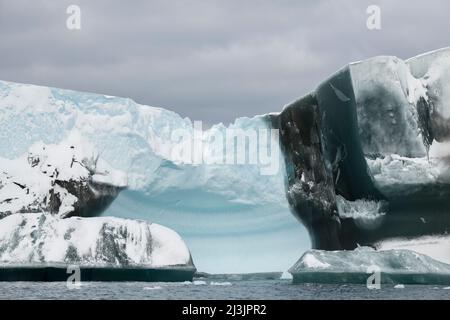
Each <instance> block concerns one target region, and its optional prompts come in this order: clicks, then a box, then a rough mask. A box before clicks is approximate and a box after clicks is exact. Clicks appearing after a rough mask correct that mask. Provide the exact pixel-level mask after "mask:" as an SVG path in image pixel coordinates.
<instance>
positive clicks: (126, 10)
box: [0, 0, 450, 124]
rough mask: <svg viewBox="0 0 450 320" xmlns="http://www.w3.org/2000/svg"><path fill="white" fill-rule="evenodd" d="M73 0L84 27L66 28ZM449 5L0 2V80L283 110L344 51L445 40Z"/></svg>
mask: <svg viewBox="0 0 450 320" xmlns="http://www.w3.org/2000/svg"><path fill="white" fill-rule="evenodd" d="M70 4H77V5H79V6H80V7H81V12H82V29H81V30H80V31H70V30H68V29H67V28H66V19H67V16H68V15H67V14H66V8H67V6H68V5H70ZM369 4H377V5H379V6H380V7H381V10H382V11H381V14H382V15H381V17H382V29H381V30H379V31H369V30H368V29H367V28H366V19H367V14H366V8H367V6H368V5H369ZM448 15H450V2H448V1H446V0H431V1H412V0H402V1H400V0H398V1H392V0H389V1H373V0H369V1H364V0H363V1H361V0H353V1H351V0H347V1H345V0H341V1H299V0H298V1H293V0H291V1H289V0H284V1H283V0H282V1H279V0H278V1H275V0H272V1H264V0H240V1H239V0H221V1H219V0H203V1H200V0H197V1H193V0H192V1H189V0H188V1H167V0H161V1H101V0H100V1H99V0H96V1H81V0H79V1H77V0H68V1H66V0H63V1H61V0H58V1H57V0H53V1H22V0H19V1H18V0H0V52H1V58H0V74H1V76H0V79H2V80H10V81H16V82H24V83H33V84H40V85H48V86H54V87H62V88H69V89H74V90H82V91H90V92H98V93H104V94H110V95H117V96H123V97H130V98H132V99H134V100H136V101H137V102H139V103H142V104H148V105H153V106H161V107H165V108H167V109H171V110H173V111H176V112H178V113H180V114H181V115H182V116H189V117H190V118H191V119H193V120H203V121H205V122H207V123H209V124H211V123H215V122H220V121H223V122H230V121H232V120H233V119H234V118H236V117H238V116H251V115H254V114H261V113H266V112H270V111H279V110H280V109H281V108H282V106H283V105H284V104H286V103H288V102H290V101H291V100H293V99H294V98H296V97H299V96H302V95H303V94H305V93H307V92H308V91H309V90H311V89H313V88H314V87H315V86H316V85H317V84H318V83H319V82H320V81H321V80H322V79H324V78H325V77H327V76H328V75H329V74H331V73H332V72H334V71H335V70H336V69H338V68H340V67H341V66H342V65H344V64H346V63H348V62H350V61H354V60H361V59H364V58H368V57H370V56H373V55H378V54H388V55H397V56H399V57H401V58H408V57H410V56H413V55H416V54H419V53H422V52H426V51H429V50H433V49H437V48H440V47H444V46H449V45H450V38H449V37H448V31H449V30H450V19H449V17H448Z"/></svg>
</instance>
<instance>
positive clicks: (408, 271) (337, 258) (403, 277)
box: [289, 247, 450, 284]
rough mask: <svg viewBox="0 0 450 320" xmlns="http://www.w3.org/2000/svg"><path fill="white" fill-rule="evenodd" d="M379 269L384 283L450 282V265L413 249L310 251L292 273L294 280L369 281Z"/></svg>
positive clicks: (327, 281)
mask: <svg viewBox="0 0 450 320" xmlns="http://www.w3.org/2000/svg"><path fill="white" fill-rule="evenodd" d="M375 271H376V272H379V275H380V284H448V283H450V265H448V264H445V263H442V262H439V261H436V260H434V259H432V258H430V257H428V256H426V255H423V254H419V253H416V252H413V251H410V250H385V251H376V250H374V249H372V248H368V247H360V248H357V249H355V250H347V251H346V250H339V251H324V250H309V251H307V252H305V253H304V254H303V256H302V257H301V258H300V259H299V260H298V261H297V263H295V265H294V266H292V267H291V268H290V270H289V272H290V273H291V274H292V276H293V281H294V283H354V284H367V283H368V278H369V277H370V276H371V275H372V274H374V272H375Z"/></svg>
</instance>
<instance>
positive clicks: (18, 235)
mask: <svg viewBox="0 0 450 320" xmlns="http://www.w3.org/2000/svg"><path fill="white" fill-rule="evenodd" d="M68 266H76V267H77V268H80V276H81V280H87V281H98V280H101V281H122V280H127V281H141V280H145V281H190V280H192V277H193V275H194V273H195V271H196V269H195V267H194V264H193V262H192V258H191V255H190V252H189V249H188V248H187V246H186V244H185V243H184V241H183V240H182V239H181V237H180V236H179V235H178V234H177V233H176V232H174V231H173V230H170V229H168V228H166V227H163V226H160V225H157V224H154V223H151V224H150V223H147V222H144V221H136V220H129V219H121V218H112V217H111V218H110V217H98V218H80V217H71V218H66V219H61V218H59V217H57V216H54V215H51V214H48V213H28V214H13V215H10V216H8V217H6V218H3V219H1V220H0V280H3V281H5V280H8V281H18V280H20V281H24V280H28V281H30V280H31V281H45V280H52V281H66V280H67V278H68V274H67V272H66V271H67V268H68Z"/></svg>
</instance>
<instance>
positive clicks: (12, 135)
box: [0, 81, 310, 273]
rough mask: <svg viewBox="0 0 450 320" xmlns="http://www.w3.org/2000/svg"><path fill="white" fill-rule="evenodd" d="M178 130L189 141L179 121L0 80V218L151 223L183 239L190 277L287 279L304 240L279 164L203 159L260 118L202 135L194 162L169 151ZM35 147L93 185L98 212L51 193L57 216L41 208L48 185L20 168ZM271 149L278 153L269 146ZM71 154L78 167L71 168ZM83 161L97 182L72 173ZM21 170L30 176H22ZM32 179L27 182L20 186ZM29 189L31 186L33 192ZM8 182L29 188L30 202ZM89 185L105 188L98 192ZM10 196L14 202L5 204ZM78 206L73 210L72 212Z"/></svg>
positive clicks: (262, 119)
mask: <svg viewBox="0 0 450 320" xmlns="http://www.w3.org/2000/svg"><path fill="white" fill-rule="evenodd" d="M179 129H182V130H184V131H186V132H188V133H191V134H192V136H194V135H195V134H196V132H197V131H198V130H197V129H196V127H195V123H193V122H192V121H191V120H189V119H187V118H184V119H183V118H181V117H180V116H179V115H177V114H176V113H174V112H171V111H168V110H165V109H162V108H156V107H150V106H144V105H140V104H137V103H135V102H134V101H132V100H130V99H125V98H118V97H111V96H104V95H100V94H92V93H81V92H75V91H71V90H63V89H56V88H48V87H41V86H35V85H27V84H18V83H11V82H6V81H0V139H1V141H2V143H0V158H2V160H1V163H2V164H5V166H3V165H2V168H8V170H5V172H6V176H7V177H13V178H11V179H9V180H6V179H5V178H4V177H3V176H0V180H1V182H0V194H1V195H2V199H1V200H0V202H1V201H2V200H8V201H5V202H3V203H2V204H0V212H13V211H14V212H25V211H27V212H35V211H38V210H34V209H36V206H39V207H41V208H42V209H44V210H45V211H48V212H53V211H55V214H57V215H59V216H61V217H66V216H84V217H87V216H88V214H90V216H93V215H100V214H101V215H102V216H115V217H121V218H133V219H139V220H146V221H151V222H155V223H158V224H161V225H164V226H167V227H169V228H171V229H173V230H176V231H177V232H178V233H179V234H180V235H181V236H182V238H183V239H184V240H185V241H186V243H187V245H188V247H189V248H190V250H191V252H192V255H193V257H194V258H195V263H196V266H197V267H198V268H199V270H202V271H206V272H212V273H226V272H233V273H245V272H268V271H274V270H286V269H287V268H288V267H289V265H291V264H292V263H293V262H294V261H295V259H296V258H297V257H298V256H299V255H300V254H301V253H302V252H303V251H304V250H307V249H308V248H309V247H310V241H309V239H308V236H307V234H306V233H305V232H304V231H303V230H304V228H303V226H302V225H300V224H298V223H297V221H296V220H295V218H294V217H293V216H292V215H291V213H290V210H289V206H288V204H287V202H286V200H285V187H284V178H285V173H284V172H285V170H284V166H283V165H284V162H283V161H282V158H281V155H279V159H277V160H279V161H278V162H279V164H280V167H279V168H278V170H277V171H276V172H274V174H271V175H263V174H261V167H262V166H261V165H253V164H246V163H244V164H238V165H235V164H226V163H224V164H214V160H216V159H215V158H216V157H217V156H216V155H215V154H214V153H213V152H212V151H213V149H214V148H213V146H214V144H213V141H214V137H215V136H217V135H220V134H222V135H224V134H225V132H226V131H228V130H244V131H246V130H270V129H271V125H270V122H269V121H268V116H256V117H254V118H239V119H237V120H236V121H235V122H234V123H233V124H230V125H228V126H225V125H223V124H217V125H214V126H212V127H211V128H210V129H208V130H203V134H202V135H201V136H200V139H201V140H202V143H203V145H204V150H205V153H204V155H203V156H204V158H205V159H204V160H205V161H203V162H200V163H192V162H189V161H185V159H184V158H183V157H180V155H179V154H177V153H175V152H173V150H176V149H177V147H180V146H181V147H182V146H183V144H184V143H186V141H183V140H181V141H180V140H177V139H173V133H174V132H176V130H179ZM44 146H45V147H46V150H47V151H48V150H50V148H52V149H54V150H57V151H58V152H56V153H55V154H58V155H59V156H58V157H56V159H50V158H49V159H47V160H46V161H45V163H46V164H47V163H48V164H50V165H51V166H52V168H54V167H57V168H59V169H60V170H59V172H62V171H63V170H65V171H66V172H67V176H68V177H67V179H66V180H70V179H71V177H72V178H73V177H74V176H75V178H76V179H72V180H76V181H83V183H84V185H87V186H88V187H89V188H88V190H90V188H91V187H92V186H93V184H94V183H95V185H94V189H95V190H96V192H94V193H92V194H96V195H97V194H98V193H99V191H101V193H102V194H103V195H104V196H103V197H100V198H96V199H100V200H101V201H98V202H99V206H98V207H99V208H98V210H92V211H91V212H89V213H88V212H85V211H83V210H74V209H76V208H75V207H77V200H76V199H75V198H79V196H78V195H77V194H75V195H74V196H75V198H74V197H72V195H73V194H72V193H71V192H66V191H69V190H67V188H65V186H64V185H58V184H57V185H56V187H57V189H58V190H57V193H58V194H60V195H61V196H60V198H61V202H62V203H63V205H61V206H60V209H59V210H58V212H56V210H52V206H51V205H50V206H49V205H48V204H47V202H48V200H49V197H48V195H49V194H50V193H51V192H53V191H52V190H53V189H52V183H53V182H54V181H55V179H54V178H52V177H49V176H46V174H44V173H43V171H47V170H45V165H46V164H45V165H44V166H42V167H33V168H30V165H29V164H28V160H27V159H28V158H29V156H30V154H34V153H36V151H39V152H38V154H39V155H40V156H41V158H42V157H47V158H48V157H49V153H48V152H47V153H46V152H44V153H43V152H42V150H39V148H41V149H42V147H44ZM71 146H73V147H74V149H70V147H71ZM225 147H226V146H225V145H224V146H223V148H225ZM272 147H273V151H274V154H279V144H278V141H274V143H272ZM247 148H248V147H247ZM264 148H267V142H264V141H263V140H260V141H258V148H257V150H250V148H248V150H247V151H248V156H249V157H250V156H252V155H253V153H254V152H258V151H259V150H261V149H264ZM36 149H38V150H36ZM277 151H278V152H277ZM52 153H54V152H52ZM74 153H75V157H76V159H77V162H76V163H75V165H74V166H73V167H72V168H71V167H70V164H71V163H72V157H73V154H74ZM53 158H55V157H53ZM83 159H87V160H88V162H92V159H94V160H97V167H98V170H97V171H98V173H94V174H90V173H89V172H88V171H87V170H85V169H84V168H83V166H80V165H79V163H83ZM42 163H44V162H42ZM14 168H16V169H14ZM13 169H14V170H13ZM25 170H26V172H29V173H27V174H23V173H24V172H25ZM74 170H76V171H74ZM47 173H48V172H47ZM33 176H36V179H34V180H32V181H28V180H30V179H32V177H33ZM44 176H45V177H44ZM36 180H37V181H40V183H39V184H35V183H33V181H36ZM13 182H18V183H20V184H21V185H25V184H26V185H30V186H31V185H33V186H35V187H33V188H32V189H33V190H34V191H33V192H34V195H35V196H34V195H33V194H32V195H31V196H30V194H26V189H25V192H23V191H22V189H20V187H19V186H17V185H16V184H14V183H13ZM85 182H87V184H86V183H85ZM97 183H102V186H105V188H100V190H99V188H97ZM43 184H45V187H44V186H43ZM2 185H4V187H3V188H2ZM73 189H74V188H71V190H73ZM75 189H78V188H75ZM102 190H103V191H104V192H103V191H102ZM24 193H25V194H24ZM90 194H91V193H90ZM17 195H20V200H19V199H16V200H10V199H14V198H18V196H17ZM44 199H45V200H46V201H47V202H45V201H43V200H44ZM87 199H89V197H88V198H87ZM63 200H64V201H63ZM24 202H26V203H24ZM83 203H86V201H78V204H79V205H78V207H82V206H80V205H82V204H83ZM24 206H25V209H26V210H21V209H23V207H24ZM27 208H28V209H27ZM39 210H40V209H39ZM80 212H84V213H82V214H80ZM4 215H6V214H4Z"/></svg>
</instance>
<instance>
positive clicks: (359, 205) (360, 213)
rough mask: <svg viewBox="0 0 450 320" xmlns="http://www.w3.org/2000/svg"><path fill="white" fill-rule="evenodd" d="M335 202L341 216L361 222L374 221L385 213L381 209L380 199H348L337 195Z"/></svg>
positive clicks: (369, 222) (368, 222)
mask: <svg viewBox="0 0 450 320" xmlns="http://www.w3.org/2000/svg"><path fill="white" fill-rule="evenodd" d="M336 202H337V206H338V209H339V216H340V217H341V218H353V219H355V220H358V221H359V222H361V223H366V224H371V223H375V222H376V221H377V220H380V219H381V218H382V217H383V216H384V215H385V214H386V212H384V210H383V203H382V202H380V201H373V200H365V199H359V200H355V201H348V200H346V199H345V198H344V197H342V196H340V195H337V196H336Z"/></svg>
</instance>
